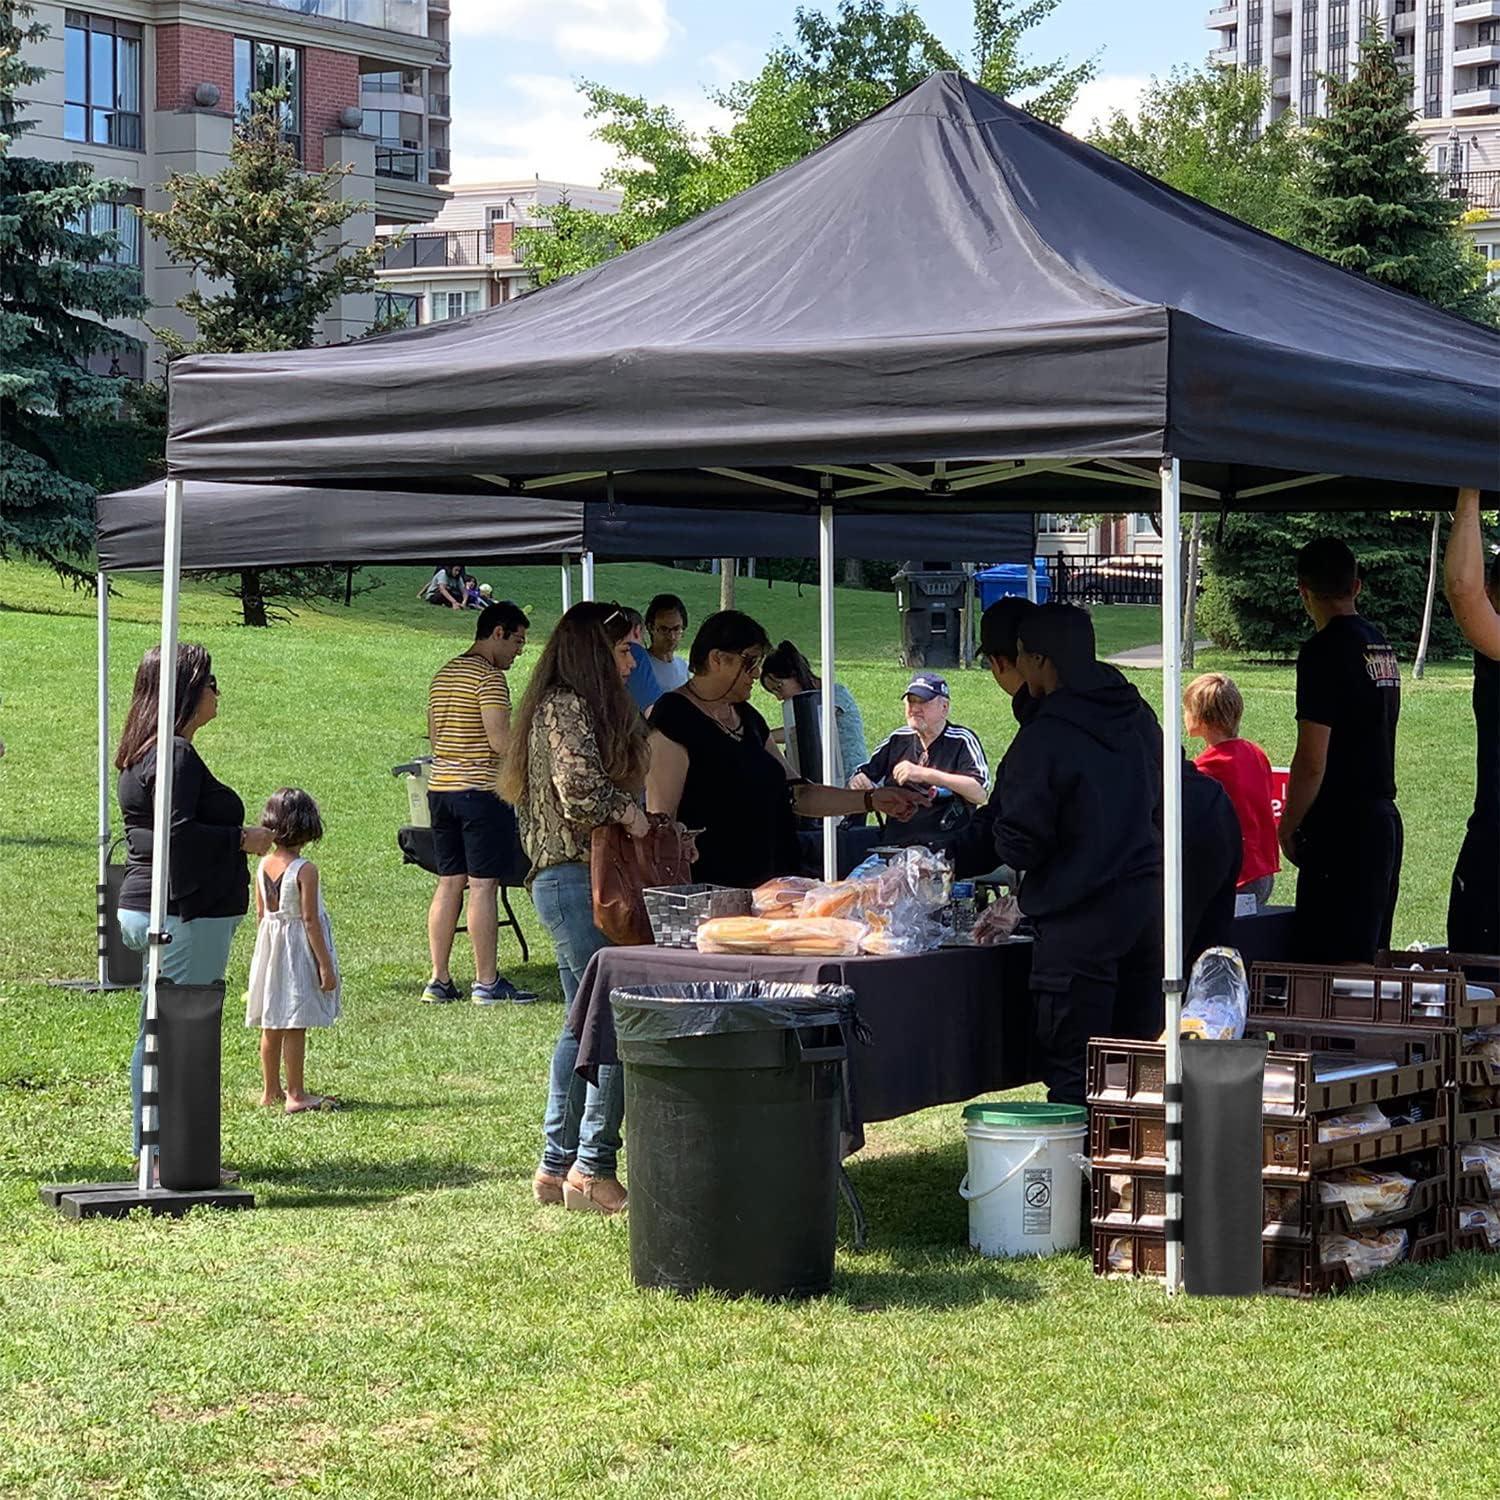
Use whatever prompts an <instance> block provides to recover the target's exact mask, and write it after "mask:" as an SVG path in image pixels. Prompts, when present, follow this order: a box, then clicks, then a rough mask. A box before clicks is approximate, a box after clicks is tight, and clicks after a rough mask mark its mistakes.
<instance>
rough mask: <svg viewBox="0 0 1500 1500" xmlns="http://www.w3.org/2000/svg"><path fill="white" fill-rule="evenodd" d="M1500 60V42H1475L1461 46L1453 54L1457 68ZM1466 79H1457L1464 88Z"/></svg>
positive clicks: (1473, 66) (1459, 85)
mask: <svg viewBox="0 0 1500 1500" xmlns="http://www.w3.org/2000/svg"><path fill="white" fill-rule="evenodd" d="M1493 62H1500V42H1475V43H1474V44H1473V45H1472V46H1465V47H1459V48H1457V49H1456V50H1455V51H1454V54H1453V66H1454V67H1455V68H1478V67H1483V66H1484V64H1485V63H1493ZM1463 83H1464V80H1463V79H1458V80H1456V81H1455V87H1457V88H1462V87H1463Z"/></svg>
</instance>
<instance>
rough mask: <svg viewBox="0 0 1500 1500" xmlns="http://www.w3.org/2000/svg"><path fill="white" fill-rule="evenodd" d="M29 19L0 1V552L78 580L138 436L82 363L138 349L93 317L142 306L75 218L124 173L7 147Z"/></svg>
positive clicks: (100, 379)
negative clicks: (98, 173)
mask: <svg viewBox="0 0 1500 1500" xmlns="http://www.w3.org/2000/svg"><path fill="white" fill-rule="evenodd" d="M32 16H33V10H32V8H31V7H30V6H29V5H26V4H22V3H18V0H0V558H5V557H9V556H10V555H11V554H12V553H15V554H17V555H19V556H22V557H30V558H34V559H37V560H40V561H43V562H46V563H49V564H50V565H51V566H52V567H53V568H54V569H56V570H57V572H58V573H59V574H60V575H62V576H63V577H65V578H68V579H71V580H72V581H73V582H75V583H78V582H82V581H84V580H86V579H88V578H89V577H90V574H89V573H88V572H87V571H86V570H85V569H84V568H83V567H82V566H81V560H82V559H83V558H84V557H86V556H87V554H88V552H89V550H90V548H91V547H92V546H93V536H94V526H93V502H94V496H95V495H96V494H97V493H98V492H99V490H100V489H101V488H104V487H106V486H107V483H108V481H109V479H110V478H111V477H112V476H113V475H115V474H116V473H117V472H118V465H119V464H120V463H121V462H123V461H125V459H127V458H128V456H129V455H128V452H127V450H128V448H129V444H130V443H131V442H132V441H133V439H134V437H136V436H138V434H136V433H135V432H134V430H133V429H132V428H131V427H130V424H129V423H127V422H123V421H122V420H121V400H120V397H121V384H122V383H121V382H120V381H119V380H118V379H111V378H110V377H109V376H108V375H100V374H93V373H91V372H90V371H89V369H88V362H89V360H90V359H91V358H92V357H93V356H95V355H98V354H107V353H111V352H115V353H121V352H125V351H126V350H127V349H130V348H133V347H138V341H137V340H135V339H131V338H129V337H127V336H126V335H125V334H122V333H119V332H117V331H116V330H113V329H110V328H107V327H105V326H104V324H105V320H107V319H112V318H129V317H135V316H138V315H139V314H141V313H142V312H144V311H145V308H146V303H145V300H144V299H143V298H142V297H141V295H140V288H139V285H138V280H137V277H136V274H135V272H133V271H131V270H129V269H126V268H124V267H119V266H114V265H111V264H109V259H110V256H111V254H112V252H114V251H115V250H116V249H117V240H116V237H115V236H114V235H113V234H112V233H110V234H95V233H92V232H90V231H89V230H88V229H87V228H86V227H84V226H86V225H87V224H88V222H89V215H90V211H91V210H92V209H93V207H94V206H95V205H96V204H101V203H107V202H109V201H111V200H112V199H115V198H117V197H118V196H119V195H120V194H121V193H123V192H124V191H125V188H126V184H124V183H121V182H115V181H112V180H110V179H107V178H101V177H95V176H94V173H93V169H92V168H91V167H90V166H88V165H87V164H85V163H81V162H70V161H63V162H55V161H40V160H37V159H36V158H35V157H29V156H22V155H20V154H19V153H18V151H17V150H16V145H17V142H18V141H19V140H20V138H21V137H23V136H24V135H25V134H26V133H27V132H28V131H30V130H31V129H32V128H33V123H32V122H31V121H29V120H26V119H23V118H22V112H23V111H24V110H25V108H26V101H25V100H24V99H23V98H22V97H21V96H20V95H21V91H22V90H25V89H28V88H30V87H31V86H32V85H33V84H36V83H38V82H40V80H41V79H42V78H43V77H44V76H45V70H44V69H42V68H39V67H36V66H34V65H33V64H31V63H28V62H27V61H26V60H25V59H24V58H23V56H22V49H23V47H24V46H26V45H28V44H29V45H35V44H37V43H39V42H41V41H43V40H44V39H45V38H46V36H47V28H46V27H44V26H42V25H41V24H39V23H37V22H35V21H33V20H32ZM116 438H118V439H119V440H120V441H118V442H117V441H114V440H113V439H116Z"/></svg>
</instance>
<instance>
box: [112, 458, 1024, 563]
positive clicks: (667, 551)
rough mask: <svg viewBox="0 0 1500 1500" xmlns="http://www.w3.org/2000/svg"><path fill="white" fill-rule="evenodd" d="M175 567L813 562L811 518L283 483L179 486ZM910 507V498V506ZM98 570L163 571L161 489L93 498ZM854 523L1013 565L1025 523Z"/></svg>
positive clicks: (915, 546) (873, 541)
mask: <svg viewBox="0 0 1500 1500" xmlns="http://www.w3.org/2000/svg"><path fill="white" fill-rule="evenodd" d="M185 488H186V495H185V496H184V505H183V518H182V566H183V567H184V568H272V567H284V566H289V565H291V564H295V563H339V564H351V563H357V564H362V565H376V564H382V563H384V564H391V563H411V562H422V563H436V562H440V561H442V560H444V559H450V560H453V561H458V560H460V559H461V560H463V561H464V562H473V563H482V562H495V563H499V562H505V563H513V564H514V563H523V562H527V561H533V562H536V561H547V560H556V559H558V558H562V557H570V556H571V557H576V556H578V555H579V554H580V553H582V552H585V551H589V552H593V553H595V554H596V556H598V557H599V558H601V559H615V560H620V561H623V560H626V559H630V558H651V557H805V558H813V557H816V556H817V555H818V525H817V520H816V519H815V518H814V517H811V516H801V515H761V514H758V513H755V512H752V511H741V510H728V511H719V510H712V511H709V510H701V509H680V508H673V507H666V506H644V505H632V506H614V505H610V504H609V503H608V502H605V501H587V502H585V501H582V500H559V499H555V498H553V497H552V496H550V495H548V494H545V493H543V494H539V495H531V496H528V497H526V498H525V499H524V500H519V499H514V498H508V497H506V496H504V495H500V494H497V493H496V492H495V491H494V490H493V489H488V490H487V491H486V492H485V493H483V494H466V495H457V494H419V493H411V492H408V491H400V490H389V491H369V490H339V489H335V490H318V489H312V488H307V487H303V486H296V485H275V484H213V483H199V482H197V481H192V482H190V483H188V484H187V485H186V486H185ZM916 503H917V505H918V506H920V505H921V503H922V502H921V501H920V500H919V501H917V502H916ZM94 510H95V535H96V543H97V550H98V556H99V567H100V569H101V571H103V572H106V573H118V572H157V571H158V570H159V569H160V568H161V565H162V529H163V516H162V488H161V484H160V483H156V484H148V485H142V486H141V487H140V488H138V489H133V490H120V491H118V492H116V493H115V494H112V495H101V496H100V497H99V499H98V500H97V501H96V502H95V508H94ZM912 510H913V507H912V502H911V501H910V500H909V501H908V503H907V510H906V512H905V513H904V514H901V513H892V514H890V515H881V516H853V517H850V518H849V519H848V520H847V521H845V522H844V523H843V524H842V525H841V526H840V527H839V535H838V550H839V555H840V556H842V557H858V558H867V559H885V558H900V557H906V556H909V555H910V554H911V553H913V552H919V553H921V555H922V556H924V557H951V558H956V559H961V560H973V561H980V560H982V561H985V562H1024V561H1026V560H1027V558H1028V557H1029V556H1030V555H1031V551H1032V548H1033V545H1034V542H1035V536H1034V531H1033V521H1034V518H1033V517H1032V516H1031V515H1029V514H1024V515H1023V514H1019V513H1015V512H1008V513H997V512H986V513H979V514H976V513H973V512H964V511H958V510H945V511H944V512H943V513H942V514H940V515H924V516H921V517H920V518H918V517H917V516H915V515H913V513H912Z"/></svg>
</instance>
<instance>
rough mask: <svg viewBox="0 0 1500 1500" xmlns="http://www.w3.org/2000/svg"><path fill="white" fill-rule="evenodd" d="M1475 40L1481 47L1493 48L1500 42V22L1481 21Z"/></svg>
mask: <svg viewBox="0 0 1500 1500" xmlns="http://www.w3.org/2000/svg"><path fill="white" fill-rule="evenodd" d="M1474 40H1475V41H1476V42H1477V43H1478V44H1479V45H1480V46H1481V47H1486V46H1492V45H1493V44H1494V43H1495V42H1500V21H1481V22H1480V23H1479V30H1478V31H1477V32H1476V33H1475V35H1474Z"/></svg>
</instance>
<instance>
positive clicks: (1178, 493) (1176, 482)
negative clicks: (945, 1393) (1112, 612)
mask: <svg viewBox="0 0 1500 1500" xmlns="http://www.w3.org/2000/svg"><path fill="white" fill-rule="evenodd" d="M1161 541H1162V567H1161V692H1162V706H1161V741H1162V744H1161V769H1162V893H1163V916H1164V926H1163V928H1162V936H1163V944H1162V958H1163V964H1162V991H1163V993H1164V995H1165V997H1166V1029H1167V1099H1166V1103H1167V1292H1168V1295H1173V1294H1175V1293H1177V1292H1179V1291H1181V1290H1182V1037H1181V1032H1182V985H1183V973H1182V966H1183V952H1182V735H1181V733H1180V731H1179V730H1178V727H1177V725H1178V717H1177V716H1178V713H1179V711H1180V707H1179V706H1180V704H1181V702H1182V573H1181V565H1182V470H1181V468H1180V467H1179V465H1178V462H1177V460H1176V459H1175V458H1164V459H1163V460H1162V463H1161Z"/></svg>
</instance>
